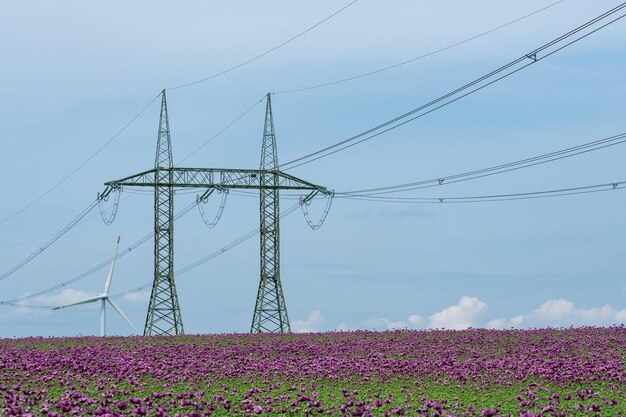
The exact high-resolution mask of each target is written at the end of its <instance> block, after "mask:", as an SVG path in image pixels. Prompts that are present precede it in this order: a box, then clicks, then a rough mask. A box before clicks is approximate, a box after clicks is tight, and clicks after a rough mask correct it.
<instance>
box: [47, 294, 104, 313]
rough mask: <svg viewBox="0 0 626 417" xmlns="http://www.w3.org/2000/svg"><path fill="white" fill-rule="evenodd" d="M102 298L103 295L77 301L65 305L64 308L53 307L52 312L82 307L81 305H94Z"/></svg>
mask: <svg viewBox="0 0 626 417" xmlns="http://www.w3.org/2000/svg"><path fill="white" fill-rule="evenodd" d="M103 298H104V296H103V295H96V296H95V297H90V298H86V299H84V300H81V301H77V302H75V303H71V304H66V305H64V306H59V307H54V308H53V310H60V309H62V308H67V307H74V306H79V305H82V304H89V303H95V302H96V301H98V300H102V299H103Z"/></svg>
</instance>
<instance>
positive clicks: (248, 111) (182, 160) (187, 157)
mask: <svg viewBox="0 0 626 417" xmlns="http://www.w3.org/2000/svg"><path fill="white" fill-rule="evenodd" d="M264 98H265V96H263V97H262V98H261V99H260V100H258V101H257V102H255V103H254V104H253V105H252V106H250V107H249V108H248V109H247V110H246V111H244V112H243V113H241V114H240V115H239V116H237V117H236V118H235V119H234V120H233V121H232V122H230V123H229V124H227V125H226V126H225V127H224V128H223V129H222V130H220V131H219V132H217V133H216V134H215V135H213V136H212V137H211V138H209V140H207V141H206V142H204V143H203V144H202V145H200V146H198V147H197V148H196V149H195V150H194V151H192V152H191V153H189V155H187V156H186V157H184V158H183V159H181V160H180V161H178V162H177V163H176V165H179V164H180V163H182V162H185V161H186V160H187V159H189V158H190V157H191V156H192V155H194V154H195V153H197V152H198V151H200V150H201V149H202V148H204V147H205V146H207V145H208V144H209V143H211V142H213V140H215V139H216V138H217V137H218V136H219V135H221V134H222V133H224V132H225V131H226V130H227V129H228V128H230V127H231V126H232V125H234V124H235V123H237V122H238V121H239V120H241V119H242V118H243V117H244V116H245V115H246V114H248V113H250V112H251V111H252V109H254V108H255V107H256V106H258V104H259V103H260V102H262V101H263V99H264Z"/></svg>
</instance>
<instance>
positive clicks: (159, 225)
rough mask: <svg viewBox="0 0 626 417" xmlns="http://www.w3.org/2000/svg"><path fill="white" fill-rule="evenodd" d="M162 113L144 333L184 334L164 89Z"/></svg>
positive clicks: (170, 153) (170, 145)
mask: <svg viewBox="0 0 626 417" xmlns="http://www.w3.org/2000/svg"><path fill="white" fill-rule="evenodd" d="M161 97H162V98H161V116H160V120H159V134H158V137H157V150H156V158H155V161H154V168H155V177H156V178H155V179H156V182H155V183H157V184H159V183H161V184H163V183H165V184H170V185H166V186H163V185H155V187H154V282H153V284H152V294H151V296H150V304H149V306H148V316H147V317H146V326H145V327H144V331H143V334H144V336H150V335H179V334H183V333H184V330H183V321H182V318H181V316H180V308H179V306H178V296H177V295H176V284H175V283H174V188H173V187H172V185H171V184H172V183H173V181H172V171H171V170H161V169H162V168H171V167H172V165H173V164H172V140H171V137H170V125H169V119H168V116H167V100H166V98H165V90H163V91H162V92H161Z"/></svg>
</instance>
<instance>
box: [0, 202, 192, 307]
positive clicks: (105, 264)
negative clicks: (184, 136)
mask: <svg viewBox="0 0 626 417" xmlns="http://www.w3.org/2000/svg"><path fill="white" fill-rule="evenodd" d="M195 205H196V203H195V202H194V203H192V204H189V205H188V206H187V207H185V208H184V209H183V210H181V212H180V213H178V214H177V215H176V216H175V217H174V221H176V220H178V219H180V218H181V217H183V216H184V215H185V214H187V213H189V212H190V211H191V210H192V209H193V208H194V206H195ZM153 236H154V232H152V233H148V234H147V235H145V236H144V237H142V238H141V239H139V240H137V241H136V242H135V243H133V244H131V245H129V246H128V247H127V248H126V249H124V250H122V251H121V252H120V253H119V254H118V256H117V257H118V258H123V257H124V256H126V255H128V254H129V253H130V252H132V251H133V250H135V249H137V248H138V247H140V246H141V245H143V244H144V243H146V242H147V241H149V240H150V239H151V238H152V237H153ZM112 260H113V258H108V259H107V260H105V261H103V262H101V263H99V264H98V265H96V266H94V267H92V268H91V269H89V270H87V271H85V272H83V273H81V274H79V275H76V276H75V277H73V278H70V279H68V280H66V281H64V282H62V283H60V284H57V285H55V286H53V287H50V288H47V289H45V290H42V291H38V292H36V293H32V294H28V295H26V296H23V297H19V298H14V299H12V300H6V301H0V305H3V304H4V305H14V306H18V305H19V306H22V304H20V303H21V302H23V301H27V300H31V299H33V298H36V297H39V296H42V295H45V294H49V293H51V292H54V291H57V290H59V289H62V288H65V287H67V286H68V285H70V284H73V283H75V282H78V281H80V280H82V279H84V278H87V277H88V276H90V275H92V274H94V273H96V272H98V271H100V270H101V269H104V268H106V267H108V266H110V265H111V262H112Z"/></svg>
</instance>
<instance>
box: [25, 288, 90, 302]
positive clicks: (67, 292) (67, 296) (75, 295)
mask: <svg viewBox="0 0 626 417" xmlns="http://www.w3.org/2000/svg"><path fill="white" fill-rule="evenodd" d="M95 295H96V294H94V293H88V292H86V291H81V290H73V289H71V288H66V289H64V290H63V291H61V292H60V293H58V294H54V295H42V296H41V297H38V298H37V300H38V304H42V305H49V306H63V305H66V304H71V303H75V302H77V301H81V300H84V299H86V298H89V297H93V296H95Z"/></svg>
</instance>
